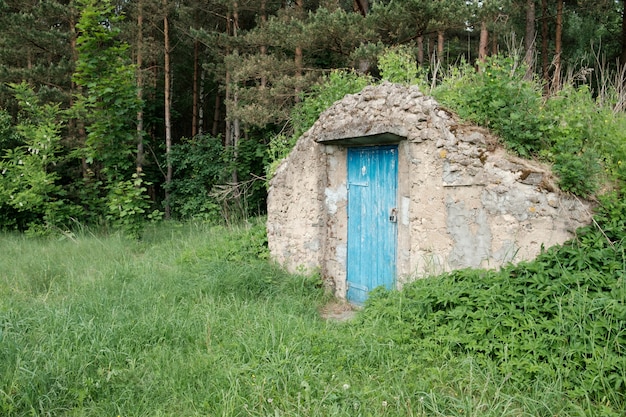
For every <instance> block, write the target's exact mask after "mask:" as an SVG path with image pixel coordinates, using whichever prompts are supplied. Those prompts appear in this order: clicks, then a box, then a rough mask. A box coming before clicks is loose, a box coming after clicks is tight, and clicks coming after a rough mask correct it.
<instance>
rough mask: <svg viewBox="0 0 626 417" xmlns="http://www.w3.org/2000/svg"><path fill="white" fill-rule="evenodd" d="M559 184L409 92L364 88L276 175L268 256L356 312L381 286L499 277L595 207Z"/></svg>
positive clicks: (559, 238) (566, 235) (560, 237)
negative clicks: (470, 273)
mask: <svg viewBox="0 0 626 417" xmlns="http://www.w3.org/2000/svg"><path fill="white" fill-rule="evenodd" d="M520 128H521V129H523V128H524V127H523V126H520ZM554 184H555V181H554V178H553V176H552V174H551V172H550V169H549V167H547V166H544V165H542V164H540V163H537V162H534V161H529V160H524V159H521V158H517V157H515V156H513V155H510V154H509V153H507V152H506V150H505V149H504V148H503V147H502V146H501V145H500V143H499V142H498V139H497V138H496V137H494V136H492V135H491V134H490V133H489V131H488V130H486V129H484V128H480V127H477V126H473V125H469V124H466V123H463V122H461V121H459V120H458V118H457V117H455V116H454V115H453V114H452V113H450V112H449V111H448V110H446V109H445V108H442V107H441V106H440V105H439V104H438V103H437V102H436V101H435V100H434V99H433V98H432V97H429V96H426V95H424V94H422V93H421V92H420V90H419V89H418V88H417V87H416V86H411V87H408V86H402V85H397V84H390V83H383V84H381V85H377V86H369V87H366V88H365V89H364V90H363V91H361V92H360V93H358V94H353V95H348V96H346V97H344V98H343V99H342V100H340V101H338V102H336V103H335V104H334V105H333V106H331V107H330V108H329V109H327V110H326V111H325V112H324V113H323V114H322V115H321V116H320V118H319V119H318V120H317V122H316V123H315V124H314V125H313V126H312V127H311V129H309V131H307V132H306V133H304V134H303V135H302V137H300V138H299V140H298V142H297V143H296V145H295V147H294V149H293V150H292V151H291V153H290V154H289V156H288V157H287V158H286V159H285V160H283V161H282V163H281V164H280V165H279V166H278V168H277V170H276V173H275V175H274V176H273V178H272V179H271V182H270V188H269V195H268V219H267V233H268V242H269V248H270V252H271V256H272V258H273V259H274V260H275V261H277V262H279V263H280V264H282V265H284V266H285V267H286V268H287V269H289V270H291V271H302V270H304V271H319V272H320V273H321V275H322V277H323V278H324V279H325V280H326V282H327V283H328V284H329V285H330V286H331V287H332V288H333V289H334V291H335V294H336V295H337V296H338V297H340V298H347V299H348V301H350V302H352V303H355V304H360V303H362V302H363V301H364V300H365V299H366V298H367V294H368V292H369V291H371V290H372V289H374V288H375V287H377V286H380V285H383V286H386V287H387V288H399V287H401V286H402V284H403V283H405V282H407V281H410V280H413V279H417V278H421V277H425V276H428V275H433V274H438V273H441V272H445V271H449V270H453V269H459V268H467V267H477V268H498V267H500V266H502V265H504V264H507V263H510V262H518V261H521V260H527V259H532V258H534V257H535V256H536V255H537V254H539V252H540V251H541V250H542V247H544V248H547V247H549V246H552V245H555V244H560V243H563V242H564V241H566V240H568V239H570V238H571V237H572V236H573V234H574V231H575V230H576V229H577V228H578V227H580V226H583V225H585V224H588V223H589V222H590V221H591V214H590V208H589V206H588V204H587V203H586V202H583V201H581V200H579V199H577V198H574V197H571V196H569V195H567V194H565V193H563V192H560V191H559V190H558V188H557V187H556V186H555V185H554Z"/></svg>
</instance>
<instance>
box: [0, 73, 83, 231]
mask: <svg viewBox="0 0 626 417" xmlns="http://www.w3.org/2000/svg"><path fill="white" fill-rule="evenodd" d="M11 88H12V89H13V92H14V94H15V97H16V98H17V100H18V102H19V104H20V108H21V116H20V121H19V123H18V125H17V126H16V129H15V130H16V132H17V135H19V136H16V137H19V138H20V139H21V143H22V144H21V145H20V146H15V147H14V148H8V149H6V150H5V154H4V155H3V156H2V159H0V207H2V216H1V217H0V228H2V229H12V228H17V229H20V230H25V229H31V230H32V231H35V230H40V231H45V229H46V228H47V227H60V228H64V227H66V225H67V224H68V223H69V222H70V218H71V217H73V216H75V215H76V214H77V207H75V206H74V205H72V204H71V203H69V202H68V201H67V200H66V199H65V192H64V190H63V188H62V187H61V185H60V184H59V179H60V177H59V174H58V173H57V172H56V165H57V164H60V163H61V162H62V161H63V157H62V156H60V154H59V153H60V152H59V151H60V149H61V136H60V132H61V127H62V123H61V121H60V116H61V111H60V110H59V107H58V105H51V104H45V105H42V104H41V103H40V102H39V100H38V98H37V96H36V95H35V93H34V92H33V90H32V89H31V88H30V87H29V86H28V85H27V84H26V83H22V84H14V85H12V86H11ZM13 140H16V139H15V138H14V139H13ZM44 226H45V227H44Z"/></svg>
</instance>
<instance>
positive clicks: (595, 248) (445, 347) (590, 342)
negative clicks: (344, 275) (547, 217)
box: [362, 194, 626, 412]
mask: <svg viewBox="0 0 626 417" xmlns="http://www.w3.org/2000/svg"><path fill="white" fill-rule="evenodd" d="M596 222H597V225H593V226H589V227H587V228H584V229H581V230H580V231H579V233H578V235H577V237H576V239H574V240H572V241H570V242H568V243H566V244H564V245H563V246H560V247H555V248H552V249H550V250H548V251H545V252H544V253H542V254H541V255H540V256H539V257H538V258H537V259H536V260H534V261H531V262H524V263H521V264H519V265H517V266H508V267H506V268H504V269H502V270H501V271H482V270H463V271H455V272H452V273H449V274H446V275H444V276H441V277H437V278H429V279H424V280H417V281H415V282H413V283H410V284H408V285H405V287H404V289H403V290H402V291H387V290H383V289H380V290H376V291H374V292H373V293H372V296H371V297H370V299H369V300H368V302H367V304H366V308H365V311H364V315H363V317H362V320H364V321H365V322H369V321H383V322H384V323H385V324H383V326H385V327H387V328H388V329H391V330H390V333H389V334H390V336H391V337H392V339H393V340H394V342H395V343H397V344H398V345H400V346H405V348H406V349H407V350H410V351H412V352H414V355H418V356H423V359H424V360H426V359H429V357H430V355H437V354H440V352H449V353H450V354H451V355H453V356H460V355H471V356H473V357H474V358H477V359H478V361H479V362H480V363H482V364H483V365H484V366H485V367H489V366H490V364H496V366H497V367H498V368H499V370H500V372H501V375H502V376H507V377H508V378H510V379H511V380H512V381H514V382H515V383H517V384H519V386H520V387H525V386H528V385H529V384H533V383H534V382H533V381H552V382H553V383H557V382H558V383H559V384H562V387H563V389H564V391H565V393H566V395H568V396H570V397H571V398H577V399H578V400H580V401H582V402H586V401H591V402H592V403H594V404H596V405H600V406H607V405H609V406H610V407H609V408H613V409H614V410H615V411H616V412H617V411H618V410H624V409H625V407H626V397H625V395H626V360H624V358H625V355H624V353H625V352H624V349H625V343H626V338H625V337H624V335H625V334H626V305H625V301H626V282H625V278H626V256H625V253H624V242H625V240H624V238H625V237H626V227H625V226H626V201H624V199H623V196H621V195H619V194H613V195H611V196H607V197H605V198H604V199H603V205H602V207H601V209H600V210H599V212H598V215H597V216H596Z"/></svg>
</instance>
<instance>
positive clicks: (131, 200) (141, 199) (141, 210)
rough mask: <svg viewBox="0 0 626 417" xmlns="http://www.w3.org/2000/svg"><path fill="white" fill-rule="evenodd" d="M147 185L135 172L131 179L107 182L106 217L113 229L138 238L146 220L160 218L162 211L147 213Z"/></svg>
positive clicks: (148, 209) (148, 204) (148, 201)
mask: <svg viewBox="0 0 626 417" xmlns="http://www.w3.org/2000/svg"><path fill="white" fill-rule="evenodd" d="M147 185H150V184H149V183H146V182H144V181H143V179H142V177H141V176H139V175H137V174H134V175H133V179H132V180H128V181H118V182H114V183H111V184H109V192H108V194H107V198H106V206H107V214H106V219H107V221H108V222H109V224H110V225H111V226H112V227H113V228H114V229H115V230H119V231H121V232H123V233H124V234H126V235H128V236H130V237H133V238H139V237H140V236H141V231H142V229H143V227H144V225H145V223H146V221H147V220H160V219H161V217H162V213H161V212H159V211H158V210H155V211H153V212H152V213H149V211H150V200H149V198H148V195H147V194H146V186H147Z"/></svg>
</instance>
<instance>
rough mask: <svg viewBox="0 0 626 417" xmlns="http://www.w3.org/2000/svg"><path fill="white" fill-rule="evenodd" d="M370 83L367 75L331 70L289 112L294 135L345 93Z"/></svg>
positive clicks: (296, 135)
mask: <svg viewBox="0 0 626 417" xmlns="http://www.w3.org/2000/svg"><path fill="white" fill-rule="evenodd" d="M370 83H371V79H370V78H369V77H367V76H363V75H359V74H357V73H355V72H348V71H331V73H330V74H329V75H328V76H327V77H325V78H324V80H323V81H322V82H321V83H319V84H316V85H315V86H313V87H312V88H311V91H310V92H308V93H307V94H305V95H304V97H303V99H302V101H301V102H300V103H299V104H298V105H296V107H295V108H294V109H293V112H292V113H291V123H292V125H293V130H294V136H295V137H300V136H301V135H302V134H303V133H304V132H306V131H307V130H309V128H310V127H311V126H313V123H315V121H316V120H317V119H318V118H319V116H320V114H322V112H323V111H324V110H326V109H328V108H329V107H330V106H331V105H333V104H334V103H335V102H336V101H338V100H341V99H342V98H343V97H344V96H345V95H347V94H354V93H358V92H359V91H361V90H362V89H363V88H364V87H365V86H367V85H368V84H370Z"/></svg>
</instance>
